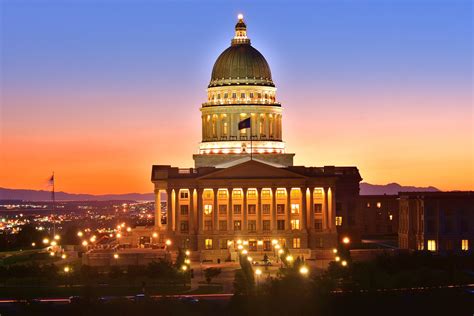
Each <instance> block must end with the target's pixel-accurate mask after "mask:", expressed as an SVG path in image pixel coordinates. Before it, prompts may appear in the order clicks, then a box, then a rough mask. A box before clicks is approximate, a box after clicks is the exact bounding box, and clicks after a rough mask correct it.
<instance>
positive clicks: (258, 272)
mask: <svg viewBox="0 0 474 316" xmlns="http://www.w3.org/2000/svg"><path fill="white" fill-rule="evenodd" d="M260 275H262V270H260V269H259V268H257V270H255V277H256V279H257V292H258V287H259V282H258V281H259V278H260Z"/></svg>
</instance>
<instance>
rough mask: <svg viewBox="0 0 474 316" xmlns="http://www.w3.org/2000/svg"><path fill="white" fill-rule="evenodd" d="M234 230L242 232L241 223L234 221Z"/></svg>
mask: <svg viewBox="0 0 474 316" xmlns="http://www.w3.org/2000/svg"><path fill="white" fill-rule="evenodd" d="M234 230H235V231H241V230H242V221H234Z"/></svg>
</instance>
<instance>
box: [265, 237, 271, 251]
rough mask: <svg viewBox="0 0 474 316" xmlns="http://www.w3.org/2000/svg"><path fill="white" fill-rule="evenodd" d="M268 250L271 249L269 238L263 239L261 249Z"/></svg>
mask: <svg viewBox="0 0 474 316" xmlns="http://www.w3.org/2000/svg"><path fill="white" fill-rule="evenodd" d="M270 250H272V242H271V240H264V241H263V251H270Z"/></svg>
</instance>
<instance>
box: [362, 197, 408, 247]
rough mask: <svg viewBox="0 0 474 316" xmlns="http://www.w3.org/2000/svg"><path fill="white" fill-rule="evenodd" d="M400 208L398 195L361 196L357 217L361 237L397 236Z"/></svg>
mask: <svg viewBox="0 0 474 316" xmlns="http://www.w3.org/2000/svg"><path fill="white" fill-rule="evenodd" d="M398 208H399V203H398V195H361V196H360V197H359V205H358V208H357V215H356V216H357V220H356V221H357V226H358V228H359V233H360V235H361V237H362V238H379V237H382V238H383V237H389V236H390V235H392V236H396V235H397V234H398Z"/></svg>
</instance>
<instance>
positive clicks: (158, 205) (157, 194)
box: [155, 189, 161, 230]
mask: <svg viewBox="0 0 474 316" xmlns="http://www.w3.org/2000/svg"><path fill="white" fill-rule="evenodd" d="M155 229H158V230H160V229H161V191H160V189H156V190H155Z"/></svg>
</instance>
